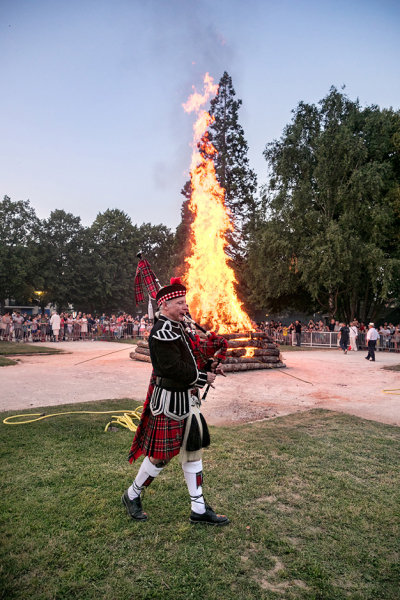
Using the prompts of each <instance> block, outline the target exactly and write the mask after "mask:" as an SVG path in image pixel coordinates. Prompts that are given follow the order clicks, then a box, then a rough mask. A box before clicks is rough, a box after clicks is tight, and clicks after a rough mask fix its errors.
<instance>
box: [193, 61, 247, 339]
mask: <svg viewBox="0 0 400 600" xmlns="http://www.w3.org/2000/svg"><path fill="white" fill-rule="evenodd" d="M213 81H214V80H213V78H212V77H210V75H209V74H208V73H207V74H206V75H205V77H204V93H203V94H199V93H198V92H197V91H196V90H195V88H193V89H194V93H193V94H192V95H191V96H190V97H189V99H188V101H187V102H186V103H185V104H183V108H184V109H185V111H186V112H188V113H190V112H192V111H195V112H196V113H197V121H196V123H195V124H194V125H193V130H194V136H193V144H192V146H193V153H192V160H191V166H190V177H191V182H192V189H193V192H192V197H191V201H190V204H189V208H190V210H191V211H192V212H193V214H194V222H193V224H192V238H193V244H192V255H191V256H190V257H189V258H187V259H186V262H187V264H188V273H187V275H186V277H185V281H186V284H187V286H188V289H189V291H188V294H187V301H188V304H189V306H190V308H191V311H192V312H193V314H194V315H195V317H196V320H198V321H200V322H204V323H207V324H208V326H209V327H212V328H213V329H216V330H219V332H220V333H231V332H234V331H238V330H239V331H249V330H251V331H252V330H253V329H254V328H253V325H252V323H251V320H250V318H249V317H248V315H247V314H246V313H245V312H244V310H243V308H242V306H243V305H242V303H241V302H240V301H239V299H238V297H237V295H236V292H235V285H234V284H235V283H237V282H236V278H235V275H234V272H233V270H232V269H231V267H230V266H229V265H228V257H227V255H226V254H225V248H226V246H227V241H226V237H225V236H226V233H227V232H228V231H232V230H233V225H232V223H231V221H230V218H229V215H228V210H227V208H226V206H225V190H224V189H223V188H222V187H221V186H220V185H219V183H218V181H217V179H216V175H215V168H214V163H213V161H212V160H211V159H209V158H203V156H202V155H201V153H200V151H199V149H198V145H201V146H202V148H203V149H204V150H206V153H207V155H213V154H215V153H216V152H217V151H216V149H215V148H214V146H213V145H212V143H211V142H210V141H209V139H208V137H207V133H206V132H207V128H208V126H209V125H210V124H211V123H212V122H213V117H211V116H210V115H209V113H208V112H207V111H206V110H204V109H203V108H201V107H202V106H203V105H204V104H205V103H206V102H207V101H208V99H209V98H210V95H211V94H216V93H218V85H215V84H214V83H213Z"/></svg>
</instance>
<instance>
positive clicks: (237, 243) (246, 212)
mask: <svg viewBox="0 0 400 600" xmlns="http://www.w3.org/2000/svg"><path fill="white" fill-rule="evenodd" d="M235 96H236V93H235V90H234V89H233V85H232V78H231V77H230V76H229V75H228V73H227V72H226V71H225V72H224V74H223V76H222V77H221V79H220V81H219V88H218V94H217V95H216V96H215V98H213V100H211V106H210V111H209V112H210V115H211V116H212V117H213V118H214V122H213V123H212V124H211V125H210V127H209V131H208V137H209V140H210V141H211V142H212V144H213V146H214V147H215V148H216V150H217V154H214V155H213V156H212V157H211V158H212V159H213V161H214V166H215V171H216V175H217V179H218V182H219V184H220V185H221V187H223V188H224V189H225V204H226V206H227V207H228V208H229V210H230V212H231V216H232V220H233V222H234V226H235V229H234V231H233V233H232V234H230V236H229V246H228V249H227V250H228V253H229V255H230V256H231V257H232V258H233V259H240V258H243V256H244V254H245V245H246V237H247V228H246V225H247V224H248V222H249V220H250V219H251V218H252V216H253V213H254V211H255V208H256V200H255V195H256V193H257V177H256V174H255V172H254V171H253V170H252V169H250V166H249V159H248V156H247V153H248V150H249V147H248V144H247V142H246V140H245V137H244V131H243V128H242V126H241V125H240V124H239V109H240V107H241V105H242V100H236V99H235Z"/></svg>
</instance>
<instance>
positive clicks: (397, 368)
mask: <svg viewBox="0 0 400 600" xmlns="http://www.w3.org/2000/svg"><path fill="white" fill-rule="evenodd" d="M382 369H384V370H385V371H400V365H385V366H384V367H382Z"/></svg>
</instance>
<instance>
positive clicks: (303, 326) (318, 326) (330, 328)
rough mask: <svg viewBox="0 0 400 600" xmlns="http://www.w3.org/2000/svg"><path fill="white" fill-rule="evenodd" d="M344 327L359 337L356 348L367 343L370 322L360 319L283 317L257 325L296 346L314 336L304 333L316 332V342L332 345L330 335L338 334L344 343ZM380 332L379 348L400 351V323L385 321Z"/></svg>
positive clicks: (356, 338)
mask: <svg viewBox="0 0 400 600" xmlns="http://www.w3.org/2000/svg"><path fill="white" fill-rule="evenodd" d="M342 328H344V329H346V328H348V330H349V331H348V337H349V339H350V341H351V340H355V342H353V344H352V345H351V347H352V349H353V350H357V349H358V348H360V347H362V348H365V347H366V346H367V344H366V340H365V336H366V334H367V331H368V324H365V323H363V322H360V321H358V320H357V319H355V320H354V321H352V322H351V323H344V322H340V321H337V320H335V319H331V321H330V323H329V324H325V323H324V322H323V321H322V320H320V321H314V319H310V320H309V321H308V323H302V322H301V321H293V322H292V323H290V325H283V324H282V322H281V321H266V322H261V323H259V324H258V325H257V329H258V330H259V331H265V332H266V333H268V334H269V335H272V336H273V337H274V338H275V339H276V341H277V342H278V343H280V344H286V345H293V346H295V345H296V346H300V345H301V342H302V340H303V342H304V340H305V339H309V338H310V336H308V337H307V336H304V335H302V334H311V333H312V334H313V340H314V344H315V345H318V344H320V345H329V337H330V335H331V334H336V335H335V336H334V340H335V344H336V345H337V346H340V338H341V337H343V336H344V334H345V333H346V332H343V331H342V332H341V330H342ZM378 333H379V341H378V350H380V351H389V350H391V349H393V350H394V352H397V353H399V352H400V324H398V325H396V326H395V325H393V323H384V324H383V325H381V327H380V328H379V329H378Z"/></svg>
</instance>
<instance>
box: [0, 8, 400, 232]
mask: <svg viewBox="0 0 400 600" xmlns="http://www.w3.org/2000/svg"><path fill="white" fill-rule="evenodd" d="M399 31H400V2H399V1H398V0H379V2H377V1H376V0H371V1H370V0H345V1H342V0H318V1H314V0H303V1H302V2H299V0H246V1H244V0H213V1H208V0H197V1H194V0H107V1H105V0H84V1H83V2H82V0H68V2H60V1H57V0H1V1H0V81H1V88H2V89H1V94H0V197H1V198H2V197H3V196H4V195H7V196H9V197H10V198H11V199H12V200H13V201H17V200H29V201H30V203H31V206H32V207H33V208H34V209H35V210H36V213H37V215H38V216H39V217H40V218H42V219H43V218H48V216H49V215H50V212H51V211H52V210H55V209H64V210H66V211H67V212H71V213H73V214H74V215H76V216H80V217H81V219H82V222H83V224H84V225H90V224H91V223H92V222H93V220H94V219H95V218H96V215H97V214H98V213H99V212H104V211H105V210H107V209H108V208H111V209H112V208H119V209H120V210H123V211H125V212H126V213H127V214H128V215H129V216H130V217H131V219H132V222H133V223H137V224H139V225H140V224H141V223H143V222H146V223H153V224H159V223H163V224H165V225H167V226H168V227H170V228H172V229H173V230H174V229H175V227H176V226H177V225H178V224H179V221H180V208H181V204H182V200H183V196H181V194H180V191H181V189H182V187H183V185H184V183H185V181H186V180H187V179H188V170H189V165H190V158H191V147H190V143H191V139H192V127H193V122H194V119H195V116H194V114H191V115H188V114H187V113H185V112H184V110H183V108H182V104H183V103H184V102H186V100H187V98H188V96H189V95H190V94H191V93H192V86H195V87H196V89H197V90H198V91H201V89H202V81H203V77H204V74H205V73H206V72H209V73H210V75H211V76H212V77H213V78H214V79H215V81H217V82H218V81H219V79H220V78H221V76H222V74H223V72H224V71H227V72H228V73H229V75H230V76H231V77H232V81H233V86H234V88H235V91H236V96H237V98H240V99H241V100H242V101H243V105H242V107H241V109H240V112H239V121H240V124H241V125H242V127H243V129H244V133H245V138H246V140H247V142H248V144H249V159H250V166H251V167H252V168H253V169H254V170H255V172H256V174H257V177H258V183H259V184H260V185H262V184H263V183H265V182H266V181H267V164H266V162H265V160H264V158H263V156H262V153H263V150H264V148H265V145H266V144H267V143H268V142H271V141H273V140H274V139H277V138H279V137H280V136H281V135H282V131H283V129H284V127H285V125H287V124H288V123H289V122H290V121H291V118H292V114H291V111H292V110H293V109H294V108H295V107H296V106H297V104H298V103H299V102H300V101H304V102H308V103H317V102H318V101H319V100H321V99H322V98H323V97H324V96H325V95H326V94H327V93H328V92H329V89H330V87H331V86H332V85H334V86H336V87H338V88H341V87H342V86H343V85H345V86H346V88H345V91H346V93H347V94H348V95H349V97H350V98H351V99H353V100H355V99H356V98H359V101H360V103H361V105H362V106H365V105H371V104H377V105H379V106H380V107H382V108H383V107H386V108H388V107H390V106H391V107H393V108H394V109H396V110H397V109H399V108H400V77H399V65H400V35H399Z"/></svg>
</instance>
